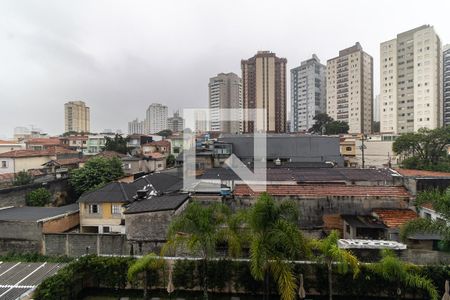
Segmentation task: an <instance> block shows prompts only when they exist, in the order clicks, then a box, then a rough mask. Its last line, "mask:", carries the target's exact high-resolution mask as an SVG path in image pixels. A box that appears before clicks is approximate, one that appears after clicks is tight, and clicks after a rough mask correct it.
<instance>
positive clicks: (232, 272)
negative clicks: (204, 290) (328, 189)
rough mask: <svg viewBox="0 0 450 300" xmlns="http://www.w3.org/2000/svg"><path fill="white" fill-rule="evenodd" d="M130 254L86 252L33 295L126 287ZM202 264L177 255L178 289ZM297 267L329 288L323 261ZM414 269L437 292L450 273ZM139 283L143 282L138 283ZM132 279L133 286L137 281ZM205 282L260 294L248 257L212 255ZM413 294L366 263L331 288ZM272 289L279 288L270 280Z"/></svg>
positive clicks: (322, 289) (190, 284)
mask: <svg viewBox="0 0 450 300" xmlns="http://www.w3.org/2000/svg"><path fill="white" fill-rule="evenodd" d="M133 261H134V259H133V258H123V257H97V256H85V257H81V258H80V259H78V260H76V261H74V262H72V263H70V264H69V265H67V266H66V267H65V268H63V269H61V270H60V271H59V272H58V273H57V274H56V275H54V276H52V277H49V278H47V279H46V280H44V281H43V282H42V283H41V285H40V286H39V287H38V288H37V289H36V292H35V294H34V297H35V299H36V300H40V299H46V300H53V299H76V297H77V296H78V294H79V293H80V292H81V291H82V290H83V289H84V288H87V287H92V288H99V287H101V288H109V289H124V288H125V287H126V286H127V284H128V282H127V270H128V268H129V266H130V264H131V263H132V262H133ZM202 268H203V265H202V263H201V262H200V261H192V260H177V261H176V263H175V265H174V271H173V282H174V285H175V288H176V289H177V290H192V289H196V288H198V287H201V286H202V276H201V275H202V274H203V270H202ZM294 270H295V273H296V274H297V275H299V274H303V275H304V284H305V289H306V291H307V293H308V292H310V291H316V292H319V293H320V294H322V295H326V294H327V292H328V291H327V286H328V285H327V273H326V268H325V267H324V266H322V265H296V266H295V268H294ZM416 272H417V273H418V274H421V275H425V276H427V277H428V278H430V279H431V280H432V281H433V282H434V284H435V285H436V287H437V288H438V289H439V292H440V294H442V293H443V288H444V282H445V280H446V279H450V266H444V265H438V266H425V267H417V268H416ZM166 283H167V269H165V270H161V271H160V272H155V271H151V272H150V273H149V287H153V288H161V289H163V288H165V285H166ZM139 284H141V283H139ZM139 284H138V285H136V283H133V287H137V286H139ZM208 285H209V288H210V291H212V292H221V293H228V292H236V291H237V292H240V293H247V294H260V293H262V291H263V284H262V282H260V281H256V280H254V279H253V277H252V276H251V273H250V268H249V263H248V262H245V261H244V262H242V261H228V260H216V261H210V262H208ZM399 287H400V288H401V290H402V294H403V295H405V294H406V293H407V294H409V295H412V296H414V297H415V298H416V299H427V297H426V295H425V294H424V293H422V292H421V291H419V290H410V289H406V288H405V287H402V286H398V285H397V284H395V283H392V282H387V281H385V280H383V279H382V278H380V277H379V276H377V275H376V274H373V273H371V272H370V271H369V270H368V269H367V268H365V267H364V265H362V266H361V273H360V275H359V276H358V277H357V278H356V279H354V278H353V276H352V274H346V275H339V274H336V273H335V274H334V292H335V293H336V294H340V295H346V296H349V297H350V296H361V295H364V296H368V295H377V296H388V297H395V296H396V293H397V288H399ZM271 291H272V292H273V293H276V291H277V289H276V286H275V284H274V282H273V280H272V282H271Z"/></svg>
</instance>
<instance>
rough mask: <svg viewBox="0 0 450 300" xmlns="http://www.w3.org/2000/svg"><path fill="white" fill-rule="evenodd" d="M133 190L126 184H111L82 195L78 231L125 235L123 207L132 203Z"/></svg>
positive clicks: (79, 201)
mask: <svg viewBox="0 0 450 300" xmlns="http://www.w3.org/2000/svg"><path fill="white" fill-rule="evenodd" d="M135 192H136V191H135V189H134V188H131V186H130V184H129V183H126V182H111V183H109V184H107V185H106V186H104V187H102V188H100V189H98V190H95V191H92V192H88V193H85V194H83V195H82V196H81V197H80V199H79V200H78V203H79V205H80V229H81V232H86V233H125V223H124V222H125V221H124V220H125V218H124V216H123V211H124V205H125V204H128V203H130V202H131V201H132V199H133V196H134V195H135Z"/></svg>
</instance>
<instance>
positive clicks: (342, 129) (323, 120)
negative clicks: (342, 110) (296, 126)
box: [309, 113, 349, 135]
mask: <svg viewBox="0 0 450 300" xmlns="http://www.w3.org/2000/svg"><path fill="white" fill-rule="evenodd" d="M314 121H315V123H314V125H313V126H312V127H311V128H310V129H309V132H312V133H316V134H325V135H327V134H341V133H348V130H349V126H348V124H347V123H346V122H343V121H335V120H333V118H331V117H330V116H329V115H327V114H326V113H321V114H317V115H315V116H314Z"/></svg>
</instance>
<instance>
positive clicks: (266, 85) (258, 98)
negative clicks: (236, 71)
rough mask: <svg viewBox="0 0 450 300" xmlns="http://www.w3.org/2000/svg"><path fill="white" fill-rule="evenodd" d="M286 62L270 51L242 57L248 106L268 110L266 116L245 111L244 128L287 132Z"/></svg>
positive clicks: (252, 130)
mask: <svg viewBox="0 0 450 300" xmlns="http://www.w3.org/2000/svg"><path fill="white" fill-rule="evenodd" d="M286 63H287V60H286V59H285V58H279V57H277V56H276V55H275V53H272V52H270V51H258V53H257V54H256V55H255V56H253V57H252V58H249V59H247V60H242V61H241V68H242V91H243V97H242V98H243V108H244V110H245V109H255V108H256V109H265V110H266V114H265V115H264V116H250V115H249V114H248V111H244V122H243V125H244V126H243V130H244V132H254V131H266V132H275V133H279V132H286ZM252 120H256V122H253V121H252Z"/></svg>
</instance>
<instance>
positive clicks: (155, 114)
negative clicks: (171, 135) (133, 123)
mask: <svg viewBox="0 0 450 300" xmlns="http://www.w3.org/2000/svg"><path fill="white" fill-rule="evenodd" d="M167 116H168V109H167V106H165V105H162V104H159V103H153V104H150V106H149V107H148V109H147V112H146V115H145V122H144V127H145V128H144V131H145V134H152V133H158V132H160V131H162V130H164V129H167Z"/></svg>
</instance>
